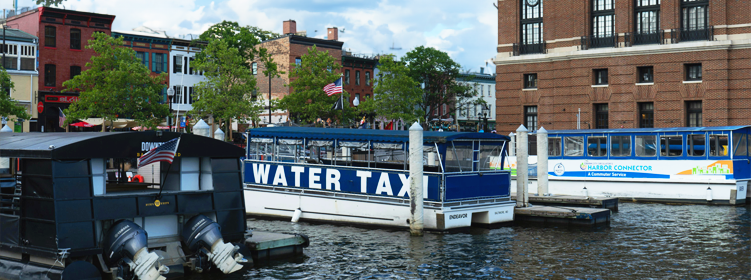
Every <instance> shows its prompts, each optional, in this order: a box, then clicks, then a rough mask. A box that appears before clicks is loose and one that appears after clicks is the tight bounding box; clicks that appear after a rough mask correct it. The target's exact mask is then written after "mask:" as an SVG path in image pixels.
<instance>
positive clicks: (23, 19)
mask: <svg viewBox="0 0 751 280" xmlns="http://www.w3.org/2000/svg"><path fill="white" fill-rule="evenodd" d="M114 20H115V16H113V15H105V14H95V13H87V12H79V11H72V10H63V9H56V8H49V7H40V8H38V9H34V10H31V11H28V12H25V13H21V14H19V15H16V16H13V17H10V18H8V21H7V25H9V26H13V27H16V28H18V29H20V30H23V31H25V32H27V33H30V34H32V35H35V36H37V37H39V92H38V93H37V94H36V97H37V100H38V102H39V103H38V104H37V106H40V107H42V108H43V109H42V110H40V111H41V112H43V113H41V112H40V114H39V119H38V125H37V130H36V131H64V129H62V128H60V127H59V126H58V115H59V109H57V108H62V109H65V108H67V107H68V106H69V105H70V103H72V102H73V101H74V100H77V99H78V93H71V92H62V91H63V90H64V88H63V82H65V81H67V80H69V79H71V78H72V77H74V76H75V75H78V74H80V73H81V71H83V70H84V68H85V66H86V62H88V61H89V59H90V58H91V57H92V56H94V54H95V53H94V51H93V50H90V49H86V44H87V42H88V41H89V40H90V39H91V37H92V34H94V32H104V33H106V34H110V30H111V27H112V21H114ZM48 107H49V108H48ZM53 109H54V110H53Z"/></svg>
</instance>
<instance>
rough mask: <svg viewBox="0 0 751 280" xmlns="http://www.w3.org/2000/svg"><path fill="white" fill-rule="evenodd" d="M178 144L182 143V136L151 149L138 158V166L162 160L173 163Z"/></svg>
mask: <svg viewBox="0 0 751 280" xmlns="http://www.w3.org/2000/svg"><path fill="white" fill-rule="evenodd" d="M178 145H180V137H178V138H175V139H172V140H170V141H167V142H164V144H162V145H159V147H156V148H153V149H151V151H149V152H148V153H145V154H144V155H143V156H141V157H140V158H138V168H141V167H142V166H145V165H149V164H152V163H155V162H160V161H166V162H169V163H172V160H173V159H174V158H175V154H177V146H178Z"/></svg>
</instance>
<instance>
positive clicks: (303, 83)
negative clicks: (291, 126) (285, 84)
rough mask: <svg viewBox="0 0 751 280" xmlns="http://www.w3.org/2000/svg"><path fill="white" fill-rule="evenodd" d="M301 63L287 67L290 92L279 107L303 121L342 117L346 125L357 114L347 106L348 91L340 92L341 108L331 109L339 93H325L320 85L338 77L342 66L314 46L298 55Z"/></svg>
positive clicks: (327, 53) (326, 52)
mask: <svg viewBox="0 0 751 280" xmlns="http://www.w3.org/2000/svg"><path fill="white" fill-rule="evenodd" d="M301 60H302V62H301V64H300V65H297V66H293V69H292V70H290V80H291V82H290V87H292V94H290V95H287V96H285V97H284V98H282V100H281V101H280V102H279V106H280V107H281V108H282V109H285V110H288V111H289V113H290V118H291V119H299V120H300V121H302V122H304V123H312V122H314V121H315V120H316V119H317V118H321V119H324V120H325V119H327V118H331V119H332V120H334V119H340V120H342V124H343V125H347V124H349V123H350V122H351V121H353V120H354V118H355V117H356V116H357V113H356V112H355V111H354V110H352V109H349V108H348V107H349V106H348V105H347V104H349V102H348V100H349V99H348V98H349V94H348V93H347V92H346V91H343V92H342V94H344V102H345V104H344V106H343V107H344V110H341V111H340V110H332V107H333V106H334V104H335V103H336V102H337V100H338V99H339V98H341V95H339V94H335V95H332V96H327V95H326V93H325V92H324V91H323V88H324V87H325V86H326V85H328V84H330V83H332V82H334V81H336V80H337V79H339V78H340V77H341V74H340V73H341V71H340V69H341V68H342V66H341V65H340V64H339V63H338V62H337V60H336V59H335V58H334V57H333V56H331V55H330V54H329V52H328V51H319V50H318V48H316V46H312V47H310V48H308V52H307V53H306V54H304V55H303V56H302V57H301Z"/></svg>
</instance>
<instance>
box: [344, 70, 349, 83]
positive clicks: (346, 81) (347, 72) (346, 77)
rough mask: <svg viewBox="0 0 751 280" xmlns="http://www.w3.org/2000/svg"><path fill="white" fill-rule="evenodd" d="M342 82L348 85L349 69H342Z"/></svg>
mask: <svg viewBox="0 0 751 280" xmlns="http://www.w3.org/2000/svg"><path fill="white" fill-rule="evenodd" d="M344 84H345V85H349V70H344Z"/></svg>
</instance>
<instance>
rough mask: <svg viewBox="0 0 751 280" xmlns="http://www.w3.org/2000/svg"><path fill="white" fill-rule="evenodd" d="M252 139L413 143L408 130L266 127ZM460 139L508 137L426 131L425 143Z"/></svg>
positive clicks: (257, 130) (252, 134) (252, 131)
mask: <svg viewBox="0 0 751 280" xmlns="http://www.w3.org/2000/svg"><path fill="white" fill-rule="evenodd" d="M247 132H248V135H249V137H250V138H273V137H279V138H285V139H303V138H305V139H314V140H345V141H373V142H395V143H404V142H409V131H406V130H376V129H347V128H316V127H264V128H253V129H248V130H247ZM458 139H472V140H478V139H479V140H506V141H509V138H508V136H503V135H498V134H495V133H474V132H437V131H425V132H424V133H423V141H424V142H425V143H446V142H449V141H453V140H458Z"/></svg>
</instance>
